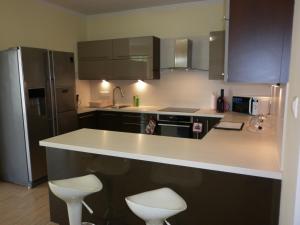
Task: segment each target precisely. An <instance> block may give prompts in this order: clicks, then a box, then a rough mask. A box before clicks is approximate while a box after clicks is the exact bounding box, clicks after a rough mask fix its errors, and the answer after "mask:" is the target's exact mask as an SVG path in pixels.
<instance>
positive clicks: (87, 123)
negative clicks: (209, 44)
mask: <svg viewBox="0 0 300 225" xmlns="http://www.w3.org/2000/svg"><path fill="white" fill-rule="evenodd" d="M78 124H79V128H80V129H81V128H90V129H97V114H96V112H90V113H82V114H79V115H78Z"/></svg>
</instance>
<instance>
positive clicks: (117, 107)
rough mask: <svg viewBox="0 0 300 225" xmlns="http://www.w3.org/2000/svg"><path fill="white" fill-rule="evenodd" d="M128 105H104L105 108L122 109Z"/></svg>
mask: <svg viewBox="0 0 300 225" xmlns="http://www.w3.org/2000/svg"><path fill="white" fill-rule="evenodd" d="M128 107H130V105H109V106H106V107H104V108H105V109H123V108H128Z"/></svg>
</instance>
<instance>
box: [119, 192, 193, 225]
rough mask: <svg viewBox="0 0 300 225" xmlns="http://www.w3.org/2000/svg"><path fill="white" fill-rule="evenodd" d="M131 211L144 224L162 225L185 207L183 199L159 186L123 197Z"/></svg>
mask: <svg viewBox="0 0 300 225" xmlns="http://www.w3.org/2000/svg"><path fill="white" fill-rule="evenodd" d="M125 201H126V203H127V205H128V207H129V208H130V209H131V211H132V212H133V213H134V214H135V215H136V216H138V217H139V218H141V219H142V220H144V221H145V223H146V225H163V223H164V221H165V220H166V219H168V218H169V217H171V216H174V215H176V214H178V213H180V212H182V211H184V210H186V209H187V204H186V202H185V201H184V199H183V198H182V197H181V196H179V195H178V194H177V193H176V192H174V191H173V190H171V189H170V188H160V189H157V190H153V191H147V192H143V193H140V194H137V195H132V196H129V197H126V198H125Z"/></svg>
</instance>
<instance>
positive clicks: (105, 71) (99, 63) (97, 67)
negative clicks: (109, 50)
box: [78, 59, 112, 80]
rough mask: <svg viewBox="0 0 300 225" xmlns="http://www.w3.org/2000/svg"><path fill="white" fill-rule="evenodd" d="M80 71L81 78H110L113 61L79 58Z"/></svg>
mask: <svg viewBox="0 0 300 225" xmlns="http://www.w3.org/2000/svg"><path fill="white" fill-rule="evenodd" d="M78 72H79V79H81V80H104V79H107V80H108V79H110V78H111V77H112V61H111V60H109V59H108V60H105V59H103V60H79V61H78Z"/></svg>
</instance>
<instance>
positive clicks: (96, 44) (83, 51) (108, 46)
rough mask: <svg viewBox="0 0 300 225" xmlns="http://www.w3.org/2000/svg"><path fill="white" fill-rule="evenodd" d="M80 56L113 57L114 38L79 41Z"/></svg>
mask: <svg viewBox="0 0 300 225" xmlns="http://www.w3.org/2000/svg"><path fill="white" fill-rule="evenodd" d="M78 56H79V57H78V58H79V60H82V59H85V58H98V59H99V58H101V59H103V58H105V59H107V58H111V57H112V40H100V41H85V42H79V43H78Z"/></svg>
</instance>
